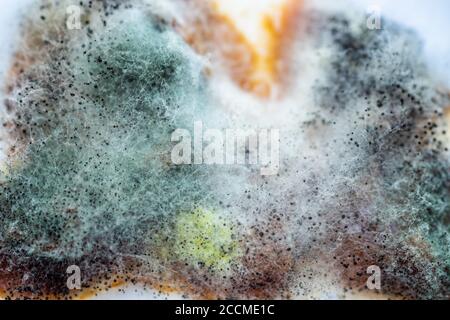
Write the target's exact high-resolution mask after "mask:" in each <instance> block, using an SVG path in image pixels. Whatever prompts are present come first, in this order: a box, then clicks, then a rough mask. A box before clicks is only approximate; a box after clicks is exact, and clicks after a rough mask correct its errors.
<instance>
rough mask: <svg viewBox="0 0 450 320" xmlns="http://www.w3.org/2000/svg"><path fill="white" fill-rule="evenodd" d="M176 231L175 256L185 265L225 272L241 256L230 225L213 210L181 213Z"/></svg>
mask: <svg viewBox="0 0 450 320" xmlns="http://www.w3.org/2000/svg"><path fill="white" fill-rule="evenodd" d="M175 231H176V240H175V249H174V251H175V254H176V255H177V256H178V257H179V259H180V260H183V261H184V262H185V263H187V264H188V265H191V266H197V267H206V268H209V269H212V270H214V271H227V270H229V269H230V267H231V266H232V264H233V262H234V261H236V259H238V258H239V256H240V250H239V246H238V242H237V241H236V239H235V231H234V229H233V225H232V224H231V223H229V222H227V221H225V219H224V217H223V216H221V215H218V214H217V213H215V212H213V211H209V210H206V209H202V208H198V209H196V210H194V211H192V212H189V213H181V214H180V215H179V216H178V218H177V220H176V225H175Z"/></svg>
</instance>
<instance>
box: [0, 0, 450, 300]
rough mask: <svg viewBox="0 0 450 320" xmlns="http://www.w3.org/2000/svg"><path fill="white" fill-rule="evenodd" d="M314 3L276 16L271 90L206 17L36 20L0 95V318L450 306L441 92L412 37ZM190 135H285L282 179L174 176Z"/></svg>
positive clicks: (228, 172)
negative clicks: (7, 307)
mask: <svg viewBox="0 0 450 320" xmlns="http://www.w3.org/2000/svg"><path fill="white" fill-rule="evenodd" d="M219 2H220V1H219ZM320 3H321V2H318V3H317V4H311V3H309V2H308V1H298V2H296V1H286V4H285V5H284V7H283V8H285V9H283V10H291V11H286V12H285V19H286V20H284V21H285V24H284V25H283V28H281V29H277V30H278V31H277V32H279V33H276V34H277V35H278V36H279V39H278V40H277V43H278V44H279V45H280V46H282V49H275V48H274V47H272V49H271V50H272V51H271V53H270V54H269V55H268V56H264V59H263V58H261V59H262V60H263V62H261V63H263V64H264V66H265V67H264V68H265V71H267V70H266V69H267V68H266V67H267V66H271V68H272V67H273V68H275V69H276V70H275V69H273V70H272V69H271V71H270V72H269V73H270V81H269V83H268V82H267V76H268V73H265V74H264V75H261V74H260V73H258V72H254V73H246V72H245V70H246V69H245V66H246V64H245V61H246V60H245V59H246V57H247V58H248V57H250V59H252V54H254V52H253V53H252V49H251V46H250V45H249V43H246V41H243V39H244V38H243V35H242V34H240V31H239V30H238V29H236V27H235V26H233V24H231V23H230V22H229V21H227V20H226V19H225V18H224V11H223V10H224V9H223V7H221V6H220V5H218V4H217V1H206V0H205V1H199V0H198V1H189V2H186V1H181V0H170V1H169V0H126V1H118V0H102V1H100V0H92V1H81V2H76V3H75V2H72V1H70V0H65V1H56V0H55V1H53V0H43V1H38V4H37V5H36V6H35V7H33V9H32V10H31V11H30V12H29V14H28V15H27V16H26V17H24V18H23V24H22V33H21V35H20V37H21V40H20V46H18V47H17V51H16V53H15V56H14V61H13V65H12V67H11V72H10V74H9V75H8V78H7V79H6V80H5V81H6V82H7V86H6V90H5V95H6V97H7V98H6V100H5V104H4V108H5V110H6V111H7V113H8V117H6V118H5V119H2V120H3V128H2V130H4V132H5V133H6V134H7V135H8V141H7V143H8V145H9V149H8V150H7V155H6V156H7V160H6V161H5V163H2V164H1V168H2V169H1V171H0V293H1V295H2V298H14V299H16V298H18V299H22V298H34V299H43V298H56V299H66V298H84V297H91V296H92V295H98V294H101V293H102V292H105V291H108V290H110V289H111V288H114V287H117V286H122V285H132V286H133V285H139V286H143V287H144V289H145V290H147V289H148V290H149V292H152V296H150V297H154V298H160V297H162V296H164V294H167V293H170V292H177V293H180V294H182V295H184V296H185V297H194V298H210V299H218V298H221V299H225V298H228V299H249V298H260V299H265V298H299V297H301V298H327V297H328V296H327V294H329V293H330V292H334V293H335V295H336V296H337V297H339V298H351V297H354V296H355V295H364V296H375V297H378V298H400V299H432V298H434V299H448V298H450V233H449V232H450V225H449V223H450V162H449V161H450V153H449V151H448V146H449V145H450V141H449V140H448V139H449V135H448V130H449V129H448V123H447V119H448V109H447V108H449V106H450V95H449V93H448V92H449V90H448V89H447V88H442V86H440V85H439V83H438V81H437V80H436V79H435V78H434V75H433V74H432V73H431V72H430V71H429V70H428V67H427V65H426V63H425V60H424V58H423V55H422V52H421V48H422V44H421V42H420V40H419V38H418V37H417V35H416V34H415V33H414V32H413V31H410V30H408V29H406V28H404V27H402V26H401V25H398V24H396V23H393V22H390V21H388V20H386V19H385V20H383V23H384V25H383V28H382V29H381V30H370V29H368V28H367V25H366V19H365V18H366V17H365V15H364V14H362V13H360V12H340V11H339V10H336V9H332V10H330V9H329V8H328V7H326V6H324V5H322V4H320ZM68 6H77V7H78V8H79V9H80V16H79V19H80V20H79V21H80V28H75V29H72V28H68V25H67V10H66V9H67V7H68ZM286 8H289V9H286ZM219 9H220V10H219ZM218 10H219V11H218ZM294 11H295V14H292V15H290V14H288V13H292V12H294ZM218 39H222V41H218ZM255 41H256V40H255ZM264 41H265V42H264V45H267V41H268V40H267V38H265V40H264ZM220 42H222V43H220ZM253 45H254V44H253ZM253 57H254V56H253ZM252 61H253V60H252ZM253 62H255V61H253ZM242 68H243V69H242ZM283 70H284V71H283ZM247 71H248V70H247ZM253 71H254V70H253ZM267 72H268V71H267ZM244 73H245V74H246V75H247V76H248V75H249V74H251V77H254V78H252V79H250V80H251V81H250V80H249V79H248V78H246V76H245V75H244ZM258 75H260V76H261V77H262V78H258ZM261 83H262V84H264V87H260V86H258V85H257V84H261ZM266 85H269V87H267V86H266ZM255 86H256V87H258V88H259V89H261V90H262V91H261V90H259V89H258V88H256V87H255ZM273 88H277V91H278V92H279V93H280V94H279V95H278V96H276V97H275V96H274V95H273V94H272V93H273V92H272V91H271V90H272V89H273ZM266 90H269V91H266ZM268 92H269V93H270V94H266V93H268ZM196 121H202V123H203V124H204V126H205V127H207V128H214V129H219V130H222V129H224V128H234V129H237V130H238V129H239V130H240V129H242V130H251V129H253V130H257V129H258V128H267V129H270V128H276V129H279V130H280V141H279V145H280V152H279V155H280V159H279V163H280V170H279V172H278V174H276V175H269V176H263V175H261V174H260V170H259V168H256V167H255V166H254V165H252V164H249V163H248V162H247V163H246V164H243V165H242V164H237V163H236V164H234V165H224V164H209V165H208V164H205V163H204V162H202V163H201V164H196V163H195V162H192V163H191V164H189V165H183V164H175V163H174V162H173V161H172V159H171V152H172V148H173V146H174V142H173V140H172V138H171V137H172V133H173V132H174V131H175V130H177V129H187V130H191V129H192V128H193V127H194V123H195V122H196ZM248 138H249V139H248V141H247V143H246V144H245V145H244V149H245V150H241V151H243V153H244V155H246V157H247V160H248V158H249V157H250V150H249V149H251V137H250V136H249V137H248ZM207 140H208V139H202V140H201V141H203V144H204V145H203V146H206V145H207V144H208V141H207ZM210 142H213V141H210ZM215 142H216V143H217V141H215ZM193 143H195V142H193ZM224 143H225V142H224V141H222V142H219V144H224ZM259 147H261V146H259ZM272 147H273V145H272ZM200 150H203V149H202V148H200ZM233 150H234V148H233ZM236 152H239V150H237V151H236ZM203 156H204V155H203ZM224 156H226V155H224ZM223 163H226V162H225V161H224V162H223ZM74 265H75V266H77V267H79V268H80V270H81V289H79V290H73V289H72V288H69V287H68V286H67V278H68V273H67V269H68V267H70V266H74ZM371 266H376V267H377V268H379V270H381V273H382V281H381V287H380V288H376V289H375V290H373V289H371V287H372V286H370V285H368V279H369V277H370V274H368V273H367V270H368V268H369V267H371ZM149 295H151V294H150V293H149Z"/></svg>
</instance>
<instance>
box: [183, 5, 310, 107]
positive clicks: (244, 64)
mask: <svg viewBox="0 0 450 320" xmlns="http://www.w3.org/2000/svg"><path fill="white" fill-rule="evenodd" d="M234 6H238V7H239V8H238V9H235V7H234ZM301 6H302V0H263V1H262V0H245V1H244V0H242V1H238V0H210V1H208V2H206V3H205V2H204V1H195V2H194V4H193V8H192V10H194V9H195V10H197V11H202V12H203V14H201V15H202V18H198V17H195V18H192V17H188V20H189V19H190V21H189V22H188V23H186V24H185V25H183V26H181V27H180V28H179V32H180V33H181V34H182V35H183V36H184V38H185V39H186V41H187V42H188V43H189V44H190V45H191V46H192V47H193V48H194V49H195V50H196V51H197V52H199V53H201V54H205V53H211V52H213V53H215V54H216V56H218V58H219V60H220V61H219V62H220V65H221V66H223V67H225V69H226V71H227V72H228V73H229V74H230V76H231V78H232V79H233V81H234V82H235V83H236V84H237V85H238V86H239V87H240V88H241V89H243V90H245V91H247V92H250V93H252V94H254V95H256V96H258V97H260V98H276V97H278V96H279V95H280V94H281V92H282V90H283V88H284V87H285V86H286V82H287V81H286V79H287V78H288V77H289V68H288V61H286V57H287V55H288V53H289V52H290V49H291V46H292V43H293V41H292V40H293V37H294V36H295V35H296V33H297V30H298V28H297V25H298V21H299V15H300V11H301ZM215 67H216V66H215Z"/></svg>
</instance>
